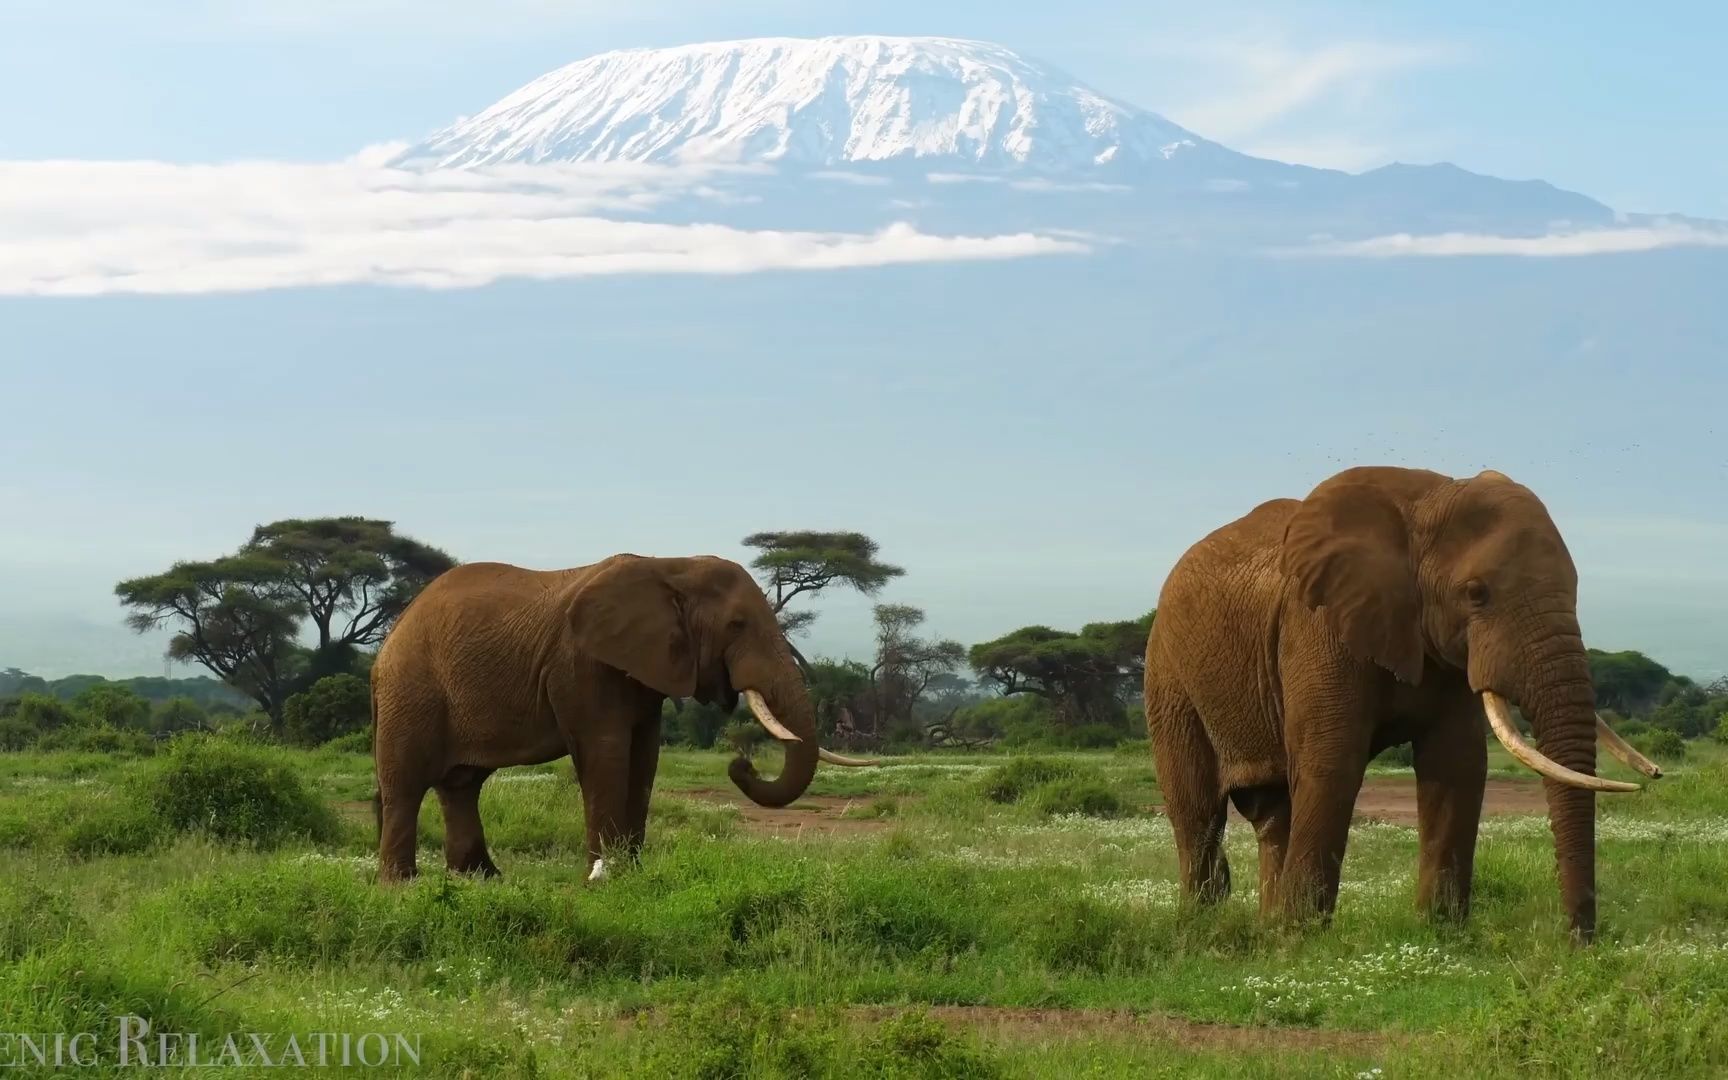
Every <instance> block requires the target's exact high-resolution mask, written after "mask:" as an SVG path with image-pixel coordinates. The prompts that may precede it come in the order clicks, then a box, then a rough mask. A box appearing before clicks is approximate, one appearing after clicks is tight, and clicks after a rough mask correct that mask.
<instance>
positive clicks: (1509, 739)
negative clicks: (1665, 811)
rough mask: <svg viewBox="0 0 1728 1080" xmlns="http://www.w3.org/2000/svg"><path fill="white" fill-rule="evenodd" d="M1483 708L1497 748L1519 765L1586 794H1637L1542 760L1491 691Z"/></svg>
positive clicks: (1501, 700) (1484, 693) (1634, 787)
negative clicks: (1498, 745)
mask: <svg viewBox="0 0 1728 1080" xmlns="http://www.w3.org/2000/svg"><path fill="white" fill-rule="evenodd" d="M1482 704H1483V706H1484V707H1485V708H1486V709H1487V711H1488V724H1489V726H1490V727H1492V728H1493V729H1494V737H1495V738H1496V739H1499V740H1500V745H1501V746H1504V747H1505V748H1506V751H1507V753H1509V754H1511V755H1512V756H1513V757H1515V758H1517V759H1518V760H1519V762H1520V763H1522V764H1524V765H1525V766H1527V767H1529V768H1530V769H1532V770H1534V771H1536V772H1538V773H1540V774H1541V775H1543V776H1546V777H1547V778H1548V779H1550V780H1556V781H1559V782H1560V783H1562V784H1566V785H1569V786H1571V787H1575V788H1583V789H1585V790H1586V791H1637V790H1638V785H1637V784H1628V783H1625V782H1623V781H1620V780H1604V779H1602V778H1601V777H1600V776H1588V775H1586V774H1584V773H1581V772H1578V771H1577V770H1575V769H1568V768H1567V767H1566V766H1564V765H1561V764H1560V763H1559V762H1557V761H1552V760H1550V759H1549V758H1547V757H1545V756H1544V755H1543V754H1542V752H1541V751H1539V750H1537V749H1536V748H1535V747H1534V746H1531V745H1530V744H1529V743H1527V742H1525V741H1524V736H1522V735H1520V734H1518V728H1517V726H1516V725H1515V724H1513V723H1512V710H1511V707H1510V706H1508V705H1507V704H1506V699H1505V698H1503V697H1501V696H1500V695H1499V694H1496V693H1495V692H1494V691H1492V690H1484V691H1482Z"/></svg>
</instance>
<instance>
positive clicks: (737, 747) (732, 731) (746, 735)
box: [720, 719, 769, 755]
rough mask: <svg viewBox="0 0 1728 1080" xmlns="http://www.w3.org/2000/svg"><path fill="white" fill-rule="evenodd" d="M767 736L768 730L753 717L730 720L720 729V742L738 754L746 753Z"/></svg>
mask: <svg viewBox="0 0 1728 1080" xmlns="http://www.w3.org/2000/svg"><path fill="white" fill-rule="evenodd" d="M768 738H769V736H768V732H767V731H765V730H763V728H762V725H761V724H758V723H757V722H756V721H755V720H754V719H750V720H732V721H729V722H728V723H727V724H726V726H725V727H724V728H722V729H721V730H720V744H721V745H722V746H725V747H726V748H727V749H729V750H732V751H735V752H736V753H740V754H746V755H748V754H749V753H750V752H751V751H753V750H755V749H756V748H757V747H758V746H761V745H762V744H763V743H765V742H767V741H768Z"/></svg>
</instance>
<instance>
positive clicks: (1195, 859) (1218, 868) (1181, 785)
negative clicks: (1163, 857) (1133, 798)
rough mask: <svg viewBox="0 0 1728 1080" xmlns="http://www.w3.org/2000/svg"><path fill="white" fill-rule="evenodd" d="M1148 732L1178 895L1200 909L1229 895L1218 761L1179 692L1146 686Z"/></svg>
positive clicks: (1224, 811)
mask: <svg viewBox="0 0 1728 1080" xmlns="http://www.w3.org/2000/svg"><path fill="white" fill-rule="evenodd" d="M1146 728H1147V733H1148V734H1149V735H1150V736H1151V740H1152V755H1153V759H1154V761H1155V763H1156V765H1157V768H1158V786H1159V787H1160V788H1162V789H1163V792H1164V812H1165V813H1166V814H1167V815H1169V817H1170V825H1171V827H1172V829H1173V830H1174V831H1175V833H1176V856H1177V860H1178V862H1179V863H1180V865H1181V874H1182V893H1183V895H1184V896H1185V897H1187V898H1188V899H1191V900H1196V901H1199V902H1200V903H1203V904H1210V903H1216V902H1218V901H1220V900H1223V899H1224V898H1225V897H1227V896H1229V895H1230V863H1229V860H1227V859H1226V858H1225V856H1224V826H1225V822H1226V821H1227V815H1228V813H1229V804H1228V803H1227V802H1226V801H1225V797H1224V788H1223V785H1222V784H1221V783H1220V782H1219V778H1218V755H1217V752H1216V751H1214V750H1213V749H1212V742H1211V740H1210V739H1208V738H1207V737H1206V731H1205V729H1204V728H1203V727H1201V724H1200V714H1199V713H1197V712H1196V711H1195V710H1194V705H1193V703H1192V702H1190V701H1189V700H1188V697H1187V695H1186V694H1184V693H1183V692H1182V691H1181V690H1180V689H1179V688H1176V687H1169V686H1159V685H1157V684H1156V683H1155V682H1153V681H1152V680H1148V685H1147V692H1146Z"/></svg>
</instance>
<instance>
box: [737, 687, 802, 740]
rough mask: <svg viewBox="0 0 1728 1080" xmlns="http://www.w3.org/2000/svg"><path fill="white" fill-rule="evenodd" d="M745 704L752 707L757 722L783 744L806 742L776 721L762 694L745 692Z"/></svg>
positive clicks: (751, 691)
mask: <svg viewBox="0 0 1728 1080" xmlns="http://www.w3.org/2000/svg"><path fill="white" fill-rule="evenodd" d="M744 703H745V704H746V705H748V706H750V711H751V713H753V714H755V717H756V720H757V722H759V723H760V724H761V725H762V726H763V727H765V728H767V729H768V734H770V735H772V736H774V737H775V738H776V739H779V740H780V741H781V742H803V741H804V740H803V739H800V738H799V737H798V736H796V735H794V734H792V732H791V731H790V730H789V729H788V728H787V727H786V725H785V724H782V723H781V722H780V721H778V720H776V719H774V713H773V711H772V710H770V709H769V708H768V702H767V701H765V700H763V698H762V695H761V694H759V693H757V692H756V691H754V690H746V691H744Z"/></svg>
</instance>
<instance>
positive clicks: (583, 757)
mask: <svg viewBox="0 0 1728 1080" xmlns="http://www.w3.org/2000/svg"><path fill="white" fill-rule="evenodd" d="M575 757H576V762H577V776H578V778H579V782H580V783H581V785H582V810H583V817H584V818H585V819H586V820H585V824H586V825H587V832H588V880H589V881H599V880H602V879H603V878H605V877H606V862H605V860H606V857H607V856H608V855H612V856H614V857H616V856H617V855H620V854H622V853H623V852H624V850H625V849H626V848H627V846H628V839H629V837H628V834H629V827H628V822H629V795H630V739H629V736H628V734H626V733H624V732H615V733H608V734H605V735H596V736H592V737H590V738H587V739H585V740H583V742H582V745H581V748H580V751H579V752H578V753H577V754H576V755H575Z"/></svg>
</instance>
